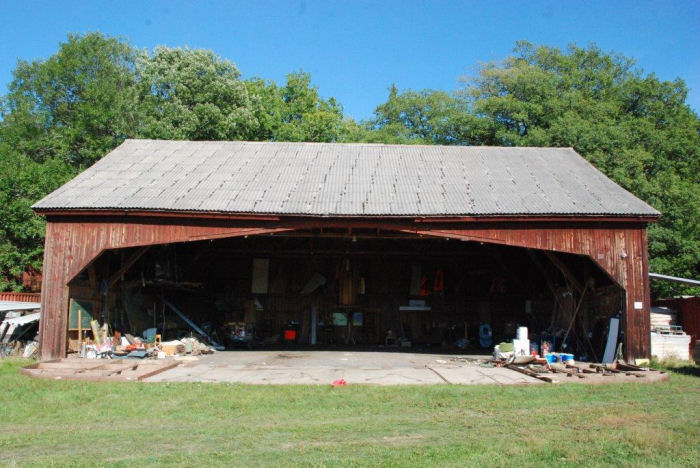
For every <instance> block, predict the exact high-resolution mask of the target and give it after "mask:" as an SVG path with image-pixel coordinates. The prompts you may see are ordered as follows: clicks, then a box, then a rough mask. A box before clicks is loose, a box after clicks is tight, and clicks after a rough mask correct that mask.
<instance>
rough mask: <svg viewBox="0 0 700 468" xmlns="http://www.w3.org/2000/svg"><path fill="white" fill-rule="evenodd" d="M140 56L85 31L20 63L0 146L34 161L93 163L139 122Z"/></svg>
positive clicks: (6, 101) (1, 109)
mask: <svg viewBox="0 0 700 468" xmlns="http://www.w3.org/2000/svg"><path fill="white" fill-rule="evenodd" d="M138 55H139V53H138V52H136V51H134V49H132V48H131V46H129V44H128V43H126V42H125V41H122V40H119V39H115V38H108V37H105V36H103V35H102V34H99V33H90V34H86V35H83V36H80V35H69V36H68V40H67V41H66V42H64V43H61V44H60V46H59V50H58V52H57V53H56V54H54V55H52V56H51V57H50V58H48V59H46V60H36V61H33V62H26V61H20V62H19V63H18V64H17V68H16V69H15V70H14V72H13V80H12V82H11V83H10V85H9V93H8V94H7V95H6V96H5V97H4V98H3V99H2V103H1V104H0V115H1V117H2V122H1V123H0V141H3V142H6V143H8V144H9V145H10V146H11V147H12V148H14V149H15V150H17V151H19V152H21V153H22V154H24V155H26V156H28V157H30V158H31V159H33V160H34V161H37V162H42V161H46V160H48V159H52V158H60V159H62V160H64V161H66V162H67V163H69V164H71V165H72V166H74V167H76V168H84V167H86V166H89V165H91V164H92V163H93V162H95V161H96V160H97V159H99V158H101V157H102V156H104V155H105V153H107V152H109V151H110V150H111V149H112V148H114V147H115V146H117V145H119V144H120V143H121V142H122V141H123V140H124V139H125V138H128V137H130V136H133V135H134V131H135V128H136V127H137V126H138V124H139V121H140V116H139V107H138V105H137V104H136V102H137V101H136V97H137V95H136V88H135V86H134V85H135V78H134V74H133V68H134V63H135V60H136V57H137V56H138Z"/></svg>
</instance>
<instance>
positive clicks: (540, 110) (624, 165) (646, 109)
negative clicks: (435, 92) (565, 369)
mask: <svg viewBox="0 0 700 468" xmlns="http://www.w3.org/2000/svg"><path fill="white" fill-rule="evenodd" d="M468 85H469V86H468V87H467V89H466V90H465V93H464V97H465V98H466V100H467V101H468V102H469V103H470V104H471V105H472V107H473V109H474V111H475V113H476V115H478V116H480V117H481V118H483V119H486V120H487V121H488V125H489V126H488V130H487V132H486V133H485V138H484V140H483V143H484V144H494V145H523V146H571V147H573V148H575V149H576V150H577V151H578V152H579V153H580V154H582V155H583V156H584V157H586V158H587V159H588V160H589V161H591V162H592V163H593V164H594V165H596V166H597V167H598V168H599V169H601V170H602V171H603V172H605V173H606V174H607V175H608V176H609V177H611V178H612V179H613V180H615V181H616V182H617V183H619V184H620V185H622V186H623V187H625V188H626V189H628V190H630V191H631V192H632V193H634V194H635V195H637V196H638V197H640V198H642V199H643V200H645V201H647V202H648V203H650V204H651V205H652V206H654V207H655V208H657V209H658V210H660V211H661V212H663V216H662V218H661V220H660V222H659V223H657V224H653V225H651V227H650V229H649V251H650V257H651V269H652V270H653V271H656V272H658V273H666V274H671V275H678V276H687V277H693V278H697V277H698V276H699V266H700V227H699V223H698V220H699V219H700V179H699V175H698V174H700V133H699V130H700V121H699V120H698V116H697V115H696V114H695V113H694V112H693V111H692V110H691V109H690V108H689V107H688V106H687V105H686V104H685V101H686V96H687V89H686V87H685V84H684V83H683V81H682V80H680V79H678V80H675V81H670V82H669V81H661V80H659V79H658V78H656V77H655V76H654V75H644V74H643V72H642V71H640V70H637V69H635V68H634V61H633V60H632V59H630V58H627V57H624V56H622V55H615V54H607V53H604V52H603V51H601V50H600V49H598V48H597V47H595V46H590V47H588V48H580V47H576V46H570V47H569V48H568V50H567V51H565V52H562V51H561V50H559V49H557V48H552V47H545V46H542V47H538V46H535V45H533V44H530V43H527V42H520V43H518V44H517V46H516V48H515V51H514V55H513V56H511V57H508V58H507V59H506V60H505V61H503V62H501V63H492V64H486V65H485V66H483V67H482V68H481V70H480V71H479V73H478V75H477V77H476V78H474V79H472V80H470V81H469V82H468ZM653 286H654V292H655V293H657V294H660V295H667V294H673V293H679V292H681V291H683V290H684V289H683V288H682V287H678V286H675V285H672V284H660V283H654V284H653ZM686 291H687V289H686Z"/></svg>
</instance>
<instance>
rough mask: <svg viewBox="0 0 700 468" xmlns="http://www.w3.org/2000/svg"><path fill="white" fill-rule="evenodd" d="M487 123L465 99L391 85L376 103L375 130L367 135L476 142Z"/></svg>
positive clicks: (445, 142) (372, 126) (371, 125)
mask: <svg viewBox="0 0 700 468" xmlns="http://www.w3.org/2000/svg"><path fill="white" fill-rule="evenodd" d="M484 124H485V122H482V121H481V120H480V119H478V118H477V117H476V116H474V115H473V114H472V113H471V111H470V109H469V105H468V103H467V102H466V101H465V100H464V99H459V98H457V97H455V96H452V95H450V94H448V93H446V92H444V91H435V90H423V91H410V90H409V91H404V92H399V90H398V89H397V87H396V86H395V85H392V86H391V88H390V89H389V96H388V99H387V101H386V102H384V103H383V104H380V105H379V106H377V108H376V109H375V111H374V118H373V119H371V120H370V121H369V122H367V126H368V128H369V129H371V130H374V131H375V132H374V134H373V135H371V136H366V137H365V138H367V139H369V140H381V141H384V142H386V143H422V144H439V145H452V144H456V145H464V144H473V143H478V142H479V141H480V140H481V139H482V136H481V133H482V132H483V130H482V127H483V126H484Z"/></svg>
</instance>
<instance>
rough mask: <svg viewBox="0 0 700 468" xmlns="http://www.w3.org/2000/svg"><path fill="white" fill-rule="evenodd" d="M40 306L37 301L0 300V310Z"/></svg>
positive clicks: (6, 310) (26, 308) (27, 308)
mask: <svg viewBox="0 0 700 468" xmlns="http://www.w3.org/2000/svg"><path fill="white" fill-rule="evenodd" d="M39 308H41V304H39V303H38V302H19V301H0V312H9V311H13V310H36V309H39Z"/></svg>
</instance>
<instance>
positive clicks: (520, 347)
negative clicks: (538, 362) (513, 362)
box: [513, 338, 530, 356]
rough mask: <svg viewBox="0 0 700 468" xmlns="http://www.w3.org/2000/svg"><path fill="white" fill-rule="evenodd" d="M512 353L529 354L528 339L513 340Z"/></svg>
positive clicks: (517, 354)
mask: <svg viewBox="0 0 700 468" xmlns="http://www.w3.org/2000/svg"><path fill="white" fill-rule="evenodd" d="M513 353H514V354H515V355H516V356H529V355H530V340H528V339H527V338H526V339H524V340H513Z"/></svg>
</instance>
